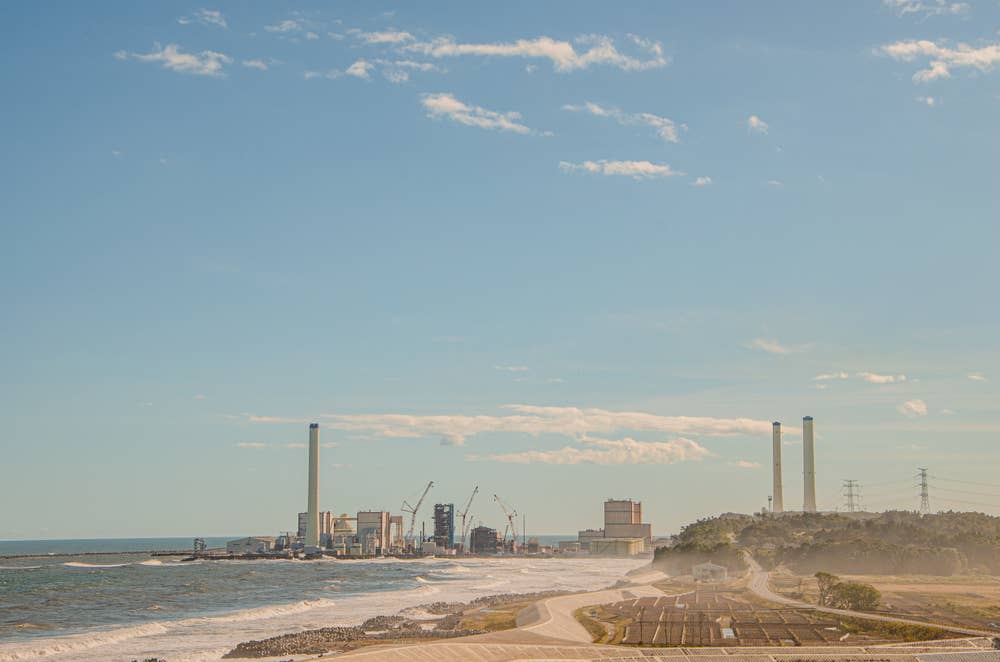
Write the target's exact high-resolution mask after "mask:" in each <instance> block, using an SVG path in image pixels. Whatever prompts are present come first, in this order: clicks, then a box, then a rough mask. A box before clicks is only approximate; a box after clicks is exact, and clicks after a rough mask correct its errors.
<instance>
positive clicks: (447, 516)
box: [434, 503, 455, 549]
mask: <svg viewBox="0 0 1000 662" xmlns="http://www.w3.org/2000/svg"><path fill="white" fill-rule="evenodd" d="M434 542H435V544H437V546H438V547H439V548H441V549H454V547H455V504H453V503H436V504H434Z"/></svg>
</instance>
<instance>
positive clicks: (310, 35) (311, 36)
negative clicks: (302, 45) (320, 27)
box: [305, 32, 319, 41]
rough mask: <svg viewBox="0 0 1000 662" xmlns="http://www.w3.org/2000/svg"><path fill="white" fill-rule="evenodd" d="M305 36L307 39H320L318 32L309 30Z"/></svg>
mask: <svg viewBox="0 0 1000 662" xmlns="http://www.w3.org/2000/svg"><path fill="white" fill-rule="evenodd" d="M305 36H306V39H308V40H309V41H315V40H317V39H319V35H318V34H316V33H315V32H307V33H306V35H305Z"/></svg>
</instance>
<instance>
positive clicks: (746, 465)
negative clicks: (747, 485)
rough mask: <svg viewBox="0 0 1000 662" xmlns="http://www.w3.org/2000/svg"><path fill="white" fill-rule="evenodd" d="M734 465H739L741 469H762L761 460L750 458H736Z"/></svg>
mask: <svg viewBox="0 0 1000 662" xmlns="http://www.w3.org/2000/svg"><path fill="white" fill-rule="evenodd" d="M733 466H736V467H739V468H740V469H760V466H761V465H760V462H751V461H750V460H736V462H734V463H733Z"/></svg>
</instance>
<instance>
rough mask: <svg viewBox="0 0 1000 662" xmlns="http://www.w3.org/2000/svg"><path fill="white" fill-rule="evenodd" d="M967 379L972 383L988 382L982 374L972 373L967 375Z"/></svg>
mask: <svg viewBox="0 0 1000 662" xmlns="http://www.w3.org/2000/svg"><path fill="white" fill-rule="evenodd" d="M968 377H969V379H971V380H972V381H974V382H985V381H988V380H987V379H986V376H985V375H984V374H983V373H981V372H972V373H969V375H968Z"/></svg>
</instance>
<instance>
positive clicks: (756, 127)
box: [747, 115, 769, 134]
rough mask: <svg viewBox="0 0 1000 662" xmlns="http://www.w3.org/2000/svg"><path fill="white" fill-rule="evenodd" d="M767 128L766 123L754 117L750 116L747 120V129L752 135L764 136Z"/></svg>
mask: <svg viewBox="0 0 1000 662" xmlns="http://www.w3.org/2000/svg"><path fill="white" fill-rule="evenodd" d="M768 128H769V127H768V124H767V122H765V121H764V120H762V119H761V118H759V117H757V116H756V115H751V116H750V117H748V118H747V129H748V130H750V131H753V132H754V133H762V134H766V133H767V130H768Z"/></svg>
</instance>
